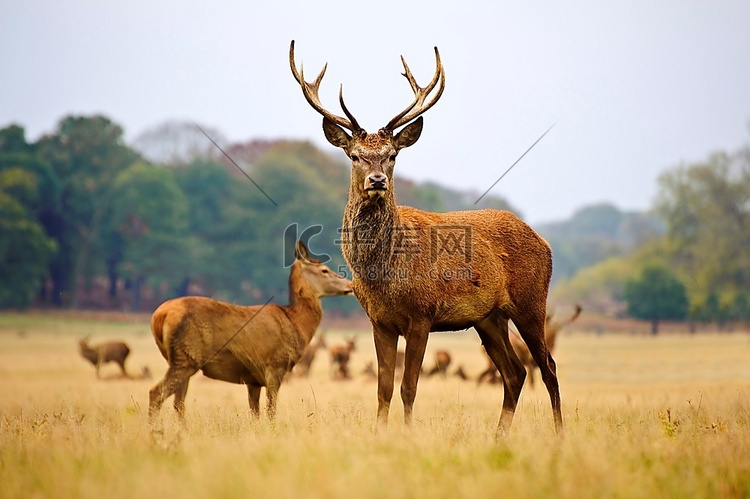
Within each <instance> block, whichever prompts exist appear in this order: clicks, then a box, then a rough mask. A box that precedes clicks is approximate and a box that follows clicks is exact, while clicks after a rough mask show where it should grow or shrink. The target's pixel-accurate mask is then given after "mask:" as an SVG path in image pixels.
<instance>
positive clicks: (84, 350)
mask: <svg viewBox="0 0 750 499" xmlns="http://www.w3.org/2000/svg"><path fill="white" fill-rule="evenodd" d="M78 347H79V348H80V352H81V356H82V357H83V358H84V359H86V360H88V361H89V362H91V363H92V364H93V365H94V367H95V368H96V377H97V379H98V378H99V377H100V376H99V369H100V368H101V366H102V365H104V364H106V363H108V362H114V363H115V364H117V365H118V366H120V370H122V375H123V376H125V377H128V373H127V371H126V370H125V360H126V359H127V358H128V355H130V348H129V347H128V345H126V344H125V343H123V342H122V341H110V342H107V343H100V344H99V345H89V343H88V341H87V340H86V339H85V338H84V339H82V340H80V341H79V342H78Z"/></svg>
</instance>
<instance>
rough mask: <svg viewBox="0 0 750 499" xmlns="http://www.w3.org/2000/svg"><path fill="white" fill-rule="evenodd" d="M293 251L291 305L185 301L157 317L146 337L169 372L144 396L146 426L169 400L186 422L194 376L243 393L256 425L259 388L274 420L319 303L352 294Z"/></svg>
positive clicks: (319, 313)
mask: <svg viewBox="0 0 750 499" xmlns="http://www.w3.org/2000/svg"><path fill="white" fill-rule="evenodd" d="M295 250H296V260H295V261H294V263H293V264H292V267H291V270H290V273H289V305H286V306H280V305H254V306H241V305H233V304H230V303H223V302H220V301H216V300H212V299H210V298H204V297H199V296H189V297H184V298H177V299H174V300H169V301H167V302H164V303H163V304H162V305H161V306H159V308H157V309H156V311H155V312H154V314H153V316H152V317H151V331H152V333H153V335H154V340H156V346H158V347H159V351H160V352H161V354H162V355H163V356H164V358H165V359H166V360H167V362H168V363H169V369H167V373H166V374H165V375H164V379H162V380H161V381H159V382H158V383H157V384H156V385H155V386H154V387H153V388H152V389H151V391H150V392H149V411H148V412H149V419H150V420H151V421H153V420H154V419H155V418H156V416H157V414H158V412H159V408H160V407H161V405H162V404H163V403H164V400H165V399H166V398H167V397H169V396H170V395H172V394H174V408H175V410H176V411H177V413H178V414H179V415H180V416H181V417H183V416H184V411H185V394H186V393H187V389H188V383H189V382H190V377H191V376H192V375H193V374H195V373H196V372H198V371H199V370H201V371H203V374H205V375H206V376H207V377H209V378H213V379H218V380H221V381H228V382H229V383H238V384H244V385H247V392H248V401H249V403H250V409H251V411H252V413H253V414H254V415H255V416H256V417H257V416H259V415H260V408H259V402H260V389H261V387H264V386H265V387H266V396H267V398H268V405H267V407H266V409H267V413H268V417H269V418H270V419H272V418H273V417H274V415H275V413H276V398H277V395H278V392H279V387H280V386H281V381H282V379H283V378H284V375H285V374H286V373H287V372H289V371H290V370H291V369H292V367H293V366H294V364H295V362H297V360H298V359H299V358H300V356H302V352H303V351H304V350H305V347H306V346H307V344H308V343H309V342H310V340H311V339H312V337H313V335H314V334H315V330H316V329H317V328H318V326H319V325H320V320H321V318H322V317H323V308H322V307H321V303H320V299H321V298H322V297H324V296H334V295H346V294H350V293H351V292H352V287H351V281H349V280H348V279H344V278H342V277H340V276H339V275H338V274H336V273H335V272H333V271H331V270H330V269H329V268H328V267H326V266H325V265H323V264H322V263H320V262H318V261H317V260H310V259H309V257H308V253H307V248H306V247H305V245H304V244H302V242H301V241H299V242H297V246H296V248H295Z"/></svg>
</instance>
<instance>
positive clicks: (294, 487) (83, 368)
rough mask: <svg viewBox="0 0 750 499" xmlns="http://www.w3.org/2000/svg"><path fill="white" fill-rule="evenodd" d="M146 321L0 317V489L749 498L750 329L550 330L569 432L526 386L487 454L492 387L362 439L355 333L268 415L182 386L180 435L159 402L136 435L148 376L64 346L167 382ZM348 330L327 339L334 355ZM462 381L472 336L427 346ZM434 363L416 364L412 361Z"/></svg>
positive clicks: (12, 492)
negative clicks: (339, 377) (122, 345)
mask: <svg viewBox="0 0 750 499" xmlns="http://www.w3.org/2000/svg"><path fill="white" fill-rule="evenodd" d="M146 320H147V318H145V317H132V318H127V317H126V318H124V320H117V321H115V320H107V319H106V318H81V317H76V316H70V317H60V316H50V315H39V314H34V315H26V314H4V315H0V497H13V498H20V497H23V498H33V497H139V498H151V497H158V498H161V499H165V498H171V497H201V498H203V497H273V498H302V497H304V498H317V497H320V498H337V497H347V498H348V497H358V498H359V497H362V498H369V497H373V498H381V497H382V498H385V497H388V498H391V497H394V498H421V497H445V498H461V497H467V498H479V497H514V498H515V497H545V498H546V497H575V498H589V497H590V498H601V497H639V498H640V497H691V498H694V497H750V337H749V336H748V335H747V334H733V335H729V334H727V335H717V334H701V335H687V334H684V335H681V334H670V335H665V336H660V337H656V338H652V337H647V336H631V335H623V334H617V335H615V334H610V335H607V334H604V335H599V336H596V335H592V334H583V333H576V331H575V327H573V328H571V331H566V332H564V333H563V334H562V336H561V338H560V340H559V342H558V350H557V352H556V353H555V357H556V359H557V361H558V369H559V375H560V383H561V390H562V396H563V415H564V417H565V419H566V433H565V436H564V438H558V437H557V436H555V434H554V430H553V422H552V415H551V410H550V407H549V399H548V397H547V394H546V392H545V391H544V389H543V386H542V385H541V383H537V384H536V385H537V386H535V387H534V389H530V388H529V387H528V385H527V386H526V387H525V388H524V393H523V394H522V398H521V404H520V406H519V410H518V412H517V414H516V419H515V421H514V425H513V428H512V432H511V434H510V435H509V436H508V437H507V438H506V439H505V440H503V441H501V442H495V440H494V437H493V436H494V430H495V425H496V423H497V420H498V417H499V412H500V404H501V400H502V388H500V387H498V386H496V385H481V386H477V384H476V383H475V382H473V381H463V380H460V379H458V378H456V377H448V378H446V379H441V378H439V377H432V378H426V379H423V380H422V381H421V382H420V385H419V393H418V396H417V403H416V405H415V424H414V425H413V427H412V428H410V429H407V428H404V426H403V424H402V421H401V420H402V410H401V401H400V398H399V396H398V390H397V391H396V394H395V395H394V401H393V404H392V408H391V421H390V425H389V428H388V429H387V430H385V431H380V432H375V431H374V422H375V409H376V393H375V390H376V388H375V387H376V385H375V382H374V381H372V380H368V379H367V378H365V377H364V376H362V375H360V374H359V373H360V371H361V370H362V367H363V366H364V365H365V363H366V362H368V361H370V360H374V357H375V356H374V351H373V346H372V338H371V337H370V335H369V333H368V332H366V331H361V332H360V333H361V334H359V339H358V343H357V350H356V351H355V352H354V353H353V360H352V362H353V364H354V365H353V366H352V373H353V374H354V379H352V380H350V381H333V380H331V379H330V377H329V375H328V355H327V353H325V352H319V354H318V357H317V358H316V360H315V363H314V364H313V368H312V373H311V376H310V378H308V379H299V378H297V379H292V380H291V381H289V382H288V383H285V385H284V386H282V388H281V392H280V400H279V408H278V418H277V420H276V421H275V422H273V423H269V422H268V421H267V420H266V419H265V415H264V417H263V418H262V419H261V421H260V422H255V421H253V420H252V419H251V418H250V417H249V415H248V408H247V400H246V390H245V389H244V387H242V386H238V385H230V384H226V383H221V382H216V381H211V380H208V379H206V378H204V377H202V375H200V374H198V375H196V376H194V377H193V380H192V382H191V386H190V390H189V392H188V396H187V427H186V428H183V427H182V426H181V425H180V424H179V423H178V421H177V419H176V417H175V415H174V411H173V410H172V407H171V400H168V401H167V404H165V406H164V407H163V408H162V412H161V425H162V432H161V433H159V434H152V432H151V431H150V429H149V427H148V425H147V423H146V412H147V409H148V390H149V388H150V387H151V386H152V385H153V384H154V383H155V381H156V380H155V379H152V380H128V379H122V378H120V377H119V373H118V368H117V367H116V366H114V365H107V366H105V367H104V368H103V369H102V378H103V379H102V380H97V379H96V377H95V375H94V368H93V366H91V365H90V364H88V363H86V362H85V361H84V360H83V359H82V358H81V357H80V356H79V355H78V351H77V340H78V339H79V338H80V337H82V336H83V335H86V334H91V335H92V338H91V340H92V342H94V343H96V342H98V341H103V340H106V339H122V340H125V341H126V342H128V343H129V344H130V346H131V350H132V352H131V355H130V358H129V359H128V362H127V366H128V369H129V371H130V372H131V373H133V374H137V373H139V372H140V369H141V366H144V365H147V366H148V367H149V368H150V370H151V371H152V373H153V374H154V376H155V377H157V378H159V377H161V375H162V374H163V373H164V371H165V370H166V363H165V361H164V360H163V359H162V358H161V356H160V355H159V353H158V351H157V349H156V347H155V345H154V343H153V340H152V339H151V335H150V333H149V332H148V326H147V322H146ZM352 332H353V331H343V330H339V331H329V332H328V340H327V341H328V342H329V344H331V343H334V342H336V340H337V338H340V337H343V336H344V335H346V334H351V333H352ZM439 348H441V349H446V350H448V351H450V352H451V354H452V356H453V358H454V360H453V364H452V366H451V370H452V369H453V368H454V367H456V366H457V365H461V366H462V367H463V369H464V370H465V371H466V372H467V373H468V374H470V375H472V376H476V375H477V374H478V373H479V372H481V371H482V370H483V369H484V368H485V365H486V364H485V362H486V361H485V360H484V356H483V355H482V353H481V347H480V344H479V340H478V339H477V337H476V335H475V334H474V332H473V331H467V332H463V333H454V334H433V335H432V338H431V339H430V343H429V345H428V357H429V353H430V352H432V351H434V350H436V349H439ZM431 363H432V361H431V360H430V359H429V358H428V359H427V360H426V361H425V365H426V366H427V367H429V366H430V365H431Z"/></svg>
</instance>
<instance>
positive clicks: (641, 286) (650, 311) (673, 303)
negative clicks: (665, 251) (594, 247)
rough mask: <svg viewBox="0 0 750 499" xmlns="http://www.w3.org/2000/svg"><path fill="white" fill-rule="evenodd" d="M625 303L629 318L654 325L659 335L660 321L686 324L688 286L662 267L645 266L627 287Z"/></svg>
mask: <svg viewBox="0 0 750 499" xmlns="http://www.w3.org/2000/svg"><path fill="white" fill-rule="evenodd" d="M625 302H626V303H627V311H628V314H629V315H630V316H632V317H635V318H638V319H644V320H650V321H651V332H652V333H653V334H657V333H658V330H659V321H662V320H683V319H685V318H686V316H687V311H688V300H687V292H686V290H685V286H684V285H683V284H682V282H680V280H679V279H677V277H676V276H675V275H674V274H673V273H672V271H671V270H669V268H667V267H666V266H665V265H661V264H648V265H646V266H644V267H643V268H642V269H641V272H640V274H639V275H637V276H635V277H633V278H631V279H629V280H628V281H627V282H626V283H625Z"/></svg>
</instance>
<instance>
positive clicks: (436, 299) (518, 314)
mask: <svg viewBox="0 0 750 499" xmlns="http://www.w3.org/2000/svg"><path fill="white" fill-rule="evenodd" d="M435 59H436V66H437V67H436V70H435V75H434V76H433V78H432V80H431V81H430V83H429V84H428V85H427V86H426V87H424V88H422V87H420V86H419V85H418V84H417V82H416V80H415V79H414V76H413V75H412V73H411V71H410V70H409V66H408V65H407V64H406V61H405V60H404V59H403V57H402V58H401V60H402V62H403V65H404V73H403V74H404V76H405V77H406V79H407V80H408V82H409V85H410V86H411V89H412V91H413V92H414V100H413V101H412V102H411V104H409V105H408V106H407V107H406V108H405V109H404V110H403V111H401V112H400V113H398V114H397V115H396V116H394V117H393V119H391V120H390V121H389V122H388V123H387V124H386V125H385V126H384V127H383V128H381V129H380V130H378V131H377V132H375V133H368V132H367V131H365V130H364V129H363V128H362V127H361V126H360V125H359V123H357V120H356V119H355V118H354V116H353V115H352V114H351V113H350V112H349V110H348V109H347V107H346V105H345V104H344V99H343V93H342V92H341V91H340V92H339V102H340V104H341V108H342V110H343V112H344V114H345V115H346V117H341V116H338V115H335V114H333V113H331V112H330V111H328V110H326V109H325V108H324V107H323V105H322V104H321V102H320V98H319V97H318V91H319V87H320V83H321V81H322V79H323V76H324V74H325V70H326V68H325V67H324V68H323V70H322V71H321V72H320V73H319V74H318V76H317V77H316V78H315V80H313V82H312V83H309V82H307V81H305V78H304V73H303V71H302V69H301V68H300V69H299V70H298V69H297V66H296V62H295V58H294V41H292V43H291V46H290V48H289V64H290V66H291V70H292V74H293V75H294V78H295V79H296V80H297V83H299V85H300V87H301V89H302V93H303V95H304V97H305V99H306V100H307V102H308V103H309V104H310V105H311V106H312V107H313V109H315V110H316V111H317V112H318V113H320V114H321V115H322V116H323V132H324V134H325V137H326V139H327V140H328V141H329V142H330V143H331V144H332V145H334V146H336V147H340V148H341V149H342V150H343V151H344V152H345V153H346V155H347V156H348V157H349V159H350V160H351V163H352V170H351V181H350V186H349V199H348V201H347V204H346V208H345V209H344V218H343V223H342V236H343V237H342V253H343V255H344V258H345V259H346V262H347V263H348V264H349V268H350V269H351V270H352V274H353V283H352V287H353V288H354V293H355V295H356V296H357V299H358V300H359V302H360V303H361V305H362V307H363V308H364V310H365V312H366V313H367V316H368V317H369V319H370V322H371V323H372V328H373V336H374V341H375V350H376V353H377V359H378V422H379V424H380V426H385V425H386V424H387V421H388V412H389V409H390V404H391V398H392V395H393V385H394V371H395V367H396V349H397V343H398V337H399V336H403V337H404V339H405V340H406V352H405V353H406V358H405V362H404V375H403V379H402V382H401V400H402V401H403V404H404V422H405V423H406V424H407V425H408V424H410V423H411V421H412V411H413V406H414V399H415V397H416V394H417V382H418V379H419V373H420V371H421V367H422V361H423V359H424V354H425V348H426V346H427V338H428V336H429V333H430V332H431V331H455V330H460V329H466V328H469V327H472V326H473V327H474V328H475V329H476V330H477V333H478V334H479V336H480V338H481V339H482V344H483V345H484V347H485V349H486V350H487V353H488V354H489V355H490V357H491V358H492V361H493V362H494V364H495V365H496V366H497V367H498V369H499V370H500V372H501V373H502V376H503V382H504V386H505V393H504V396H503V407H502V411H501V414H500V420H499V422H498V426H497V435H498V436H499V435H501V434H503V433H505V432H506V431H507V430H508V429H509V428H510V425H511V423H512V421H513V415H514V413H515V410H516V406H517V404H518V398H519V396H520V394H521V388H522V387H523V384H524V380H525V378H526V369H525V368H524V366H523V364H522V363H521V361H520V360H519V359H518V356H517V355H516V354H515V352H514V351H513V348H512V346H511V344H510V339H509V337H508V320H509V319H510V320H513V322H514V323H515V324H516V326H518V329H519V330H520V332H521V335H522V337H523V339H524V341H525V342H526V344H527V345H528V346H529V350H530V352H531V355H532V356H533V357H534V360H535V361H536V362H537V364H538V365H539V369H540V371H541V374H542V379H543V380H544V383H545V385H546V386H547V390H548V392H549V396H550V401H551V405H552V411H553V415H554V421H555V428H556V429H557V431H558V432H559V431H561V430H562V427H563V420H562V411H561V405H560V389H559V385H558V381H557V374H556V367H555V361H554V359H553V358H552V355H551V354H550V352H549V349H548V348H547V344H546V342H545V339H544V317H545V307H546V302H547V292H548V289H549V282H550V278H551V276H552V251H551V249H550V246H549V244H547V242H546V241H545V240H544V239H542V238H541V237H540V236H539V235H538V234H537V233H536V232H534V231H533V230H532V229H531V228H530V227H529V226H528V225H526V223H524V222H523V221H522V220H521V219H520V218H518V217H517V216H516V215H514V214H513V213H510V212H508V211H499V210H478V211H463V212H451V213H430V212H426V211H421V210H417V209H414V208H410V207H406V206H397V205H396V200H395V197H394V189H393V183H392V182H393V170H394V166H395V163H396V157H397V155H398V154H399V152H400V151H401V150H402V149H404V148H406V147H409V146H411V145H413V144H414V143H415V142H416V141H417V139H419V136H420V134H421V133H422V125H423V118H422V116H421V115H422V114H423V113H424V112H426V111H427V110H428V109H430V108H431V107H432V106H433V105H435V103H436V102H437V101H438V99H439V98H440V96H441V95H442V93H443V90H444V88H445V71H444V69H443V65H442V63H441V61H440V54H439V52H438V50H437V48H435ZM438 84H439V87H438ZM436 87H437V91H436V93H434V94H432V96H431V97H429V96H430V94H431V93H432V92H433V90H435V88H436ZM428 97H429V98H428ZM401 127H403V128H401ZM399 129H400V130H399ZM347 130H348V132H351V135H350V134H349V133H347Z"/></svg>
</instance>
